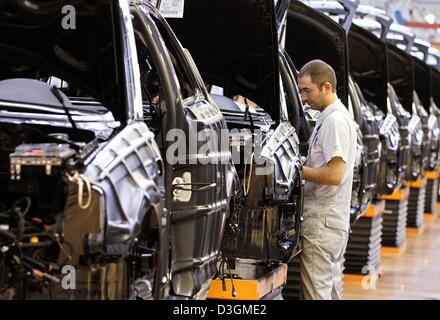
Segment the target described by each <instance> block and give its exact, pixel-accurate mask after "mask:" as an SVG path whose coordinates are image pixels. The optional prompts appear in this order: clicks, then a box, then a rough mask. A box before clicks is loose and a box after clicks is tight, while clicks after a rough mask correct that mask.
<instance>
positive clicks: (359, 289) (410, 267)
mask: <svg viewBox="0 0 440 320" xmlns="http://www.w3.org/2000/svg"><path fill="white" fill-rule="evenodd" d="M406 245H407V249H406V251H405V252H403V253H400V254H399V255H396V256H382V258H381V261H382V263H381V269H382V275H381V276H380V277H378V278H377V280H376V281H374V279H364V281H357V282H356V281H344V299H346V300H347V299H348V300H359V299H362V300H389V299H392V300H395V299H417V300H432V299H435V300H437V299H438V300H440V217H438V218H437V219H436V220H434V221H428V222H425V223H424V231H423V232H422V233H421V234H418V235H415V234H411V235H407V243H406Z"/></svg>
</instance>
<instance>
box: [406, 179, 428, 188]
mask: <svg viewBox="0 0 440 320" xmlns="http://www.w3.org/2000/svg"><path fill="white" fill-rule="evenodd" d="M425 184H426V178H423V179H417V180H416V181H412V182H408V186H409V187H410V188H416V189H421V188H423V187H424V186H425Z"/></svg>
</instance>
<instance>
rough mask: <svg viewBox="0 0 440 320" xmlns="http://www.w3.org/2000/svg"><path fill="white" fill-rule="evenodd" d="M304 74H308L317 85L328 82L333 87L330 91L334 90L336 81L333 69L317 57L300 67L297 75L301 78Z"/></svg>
mask: <svg viewBox="0 0 440 320" xmlns="http://www.w3.org/2000/svg"><path fill="white" fill-rule="evenodd" d="M306 74H308V75H309V76H310V78H311V79H312V82H313V83H314V84H316V85H318V86H319V87H321V86H322V85H323V84H324V83H326V82H329V83H330V84H331V85H332V87H333V89H332V92H336V86H337V84H338V82H337V80H336V74H335V70H333V68H332V67H331V66H330V65H329V64H327V63H325V62H324V61H322V60H318V59H317V60H312V61H310V62H308V63H306V64H305V65H304V66H303V67H302V68H301V70H300V71H299V74H298V76H299V77H300V78H301V77H302V76H304V75H306Z"/></svg>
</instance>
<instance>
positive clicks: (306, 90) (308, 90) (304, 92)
mask: <svg viewBox="0 0 440 320" xmlns="http://www.w3.org/2000/svg"><path fill="white" fill-rule="evenodd" d="M322 86H323V84H322V85H320V86H318V87H317V88H304V89H301V90H299V94H300V95H301V96H302V97H303V96H310V94H311V93H312V91H314V90H317V89H318V90H320V91H321V89H322Z"/></svg>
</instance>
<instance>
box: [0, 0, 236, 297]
mask: <svg viewBox="0 0 440 320" xmlns="http://www.w3.org/2000/svg"><path fill="white" fill-rule="evenodd" d="M7 2H8V3H7V5H6V4H5V5H3V3H2V6H1V11H0V24H1V31H0V33H1V34H2V36H1V40H0V60H1V62H2V64H1V68H0V77H1V79H3V80H2V81H0V99H1V101H0V105H1V108H0V109H1V110H0V123H1V125H0V134H1V137H2V138H1V140H0V150H1V158H0V159H1V171H0V179H1V184H0V186H1V198H0V204H1V211H2V216H1V218H0V219H1V223H2V225H7V226H8V229H9V230H8V231H7V232H3V231H2V234H1V239H2V241H5V243H6V244H9V243H12V245H10V250H9V251H6V252H3V253H2V254H1V257H0V269H1V270H2V271H3V272H2V273H1V275H2V277H1V279H0V283H1V287H2V289H5V288H6V290H7V293H8V297H16V298H17V297H18V298H32V297H34V296H35V295H36V296H37V297H40V298H41V297H48V295H49V297H50V296H52V297H56V298H69V299H72V298H77V299H126V298H133V299H151V298H156V299H163V298H171V299H175V298H176V299H193V298H203V297H205V296H206V293H207V290H208V287H209V283H210V280H211V278H212V277H213V276H214V274H215V273H216V265H217V261H218V258H219V254H220V244H221V241H222V235H223V229H224V224H225V219H226V216H227V212H228V208H229V200H230V198H231V193H230V190H231V189H232V184H233V180H234V170H233V168H232V167H231V165H232V164H231V155H230V152H229V149H228V147H227V146H226V147H224V148H223V149H219V150H217V152H213V153H214V154H216V157H218V156H221V157H222V160H223V161H220V162H216V161H214V162H209V163H208V164H203V165H201V164H200V163H199V162H198V161H195V163H179V162H177V163H172V161H169V160H170V159H171V160H172V159H174V158H173V157H171V158H169V157H168V156H167V152H168V150H169V148H170V146H172V142H173V141H171V140H165V136H166V134H167V133H168V132H169V130H171V129H178V130H180V131H181V132H184V133H185V134H186V135H184V136H185V137H186V139H187V140H185V142H186V143H191V142H193V143H194V141H195V144H196V148H194V149H192V150H190V151H188V152H184V153H183V154H179V155H178V156H180V157H182V158H195V159H197V160H199V159H200V158H206V157H207V156H208V157H209V156H211V154H210V153H208V154H206V153H204V152H203V151H201V150H200V149H199V147H200V145H201V144H203V143H204V142H203V141H201V140H199V139H197V138H196V137H200V135H203V132H205V131H206V130H209V131H210V132H213V131H214V132H216V133H218V137H219V138H220V137H221V134H222V130H221V129H222V128H225V122H224V118H223V116H222V114H221V113H220V111H219V110H218V108H217V107H216V106H215V105H214V104H213V103H211V101H210V97H209V95H208V94H207V92H206V90H205V88H204V86H203V83H202V82H201V81H200V76H199V75H198V72H197V69H196V68H195V66H194V65H193V63H192V61H191V59H190V56H189V55H187V54H186V53H185V51H184V50H183V49H182V48H181V47H180V44H179V43H178V41H177V40H176V39H175V37H174V34H173V33H172V32H171V30H170V29H169V27H168V26H167V24H166V22H165V20H164V19H162V18H161V16H160V14H159V13H158V11H157V10H156V9H155V8H154V7H152V6H151V5H150V4H149V2H147V1H145V2H136V3H135V4H133V5H131V6H129V5H128V3H127V2H126V1H113V2H107V1H96V2H95V3H94V5H90V4H89V3H88V2H87V3H86V1H77V2H76V3H75V8H76V24H77V29H74V30H66V29H64V28H63V27H62V24H61V20H62V18H63V15H62V14H61V7H62V5H63V4H65V3H57V4H55V3H53V2H52V3H50V4H49V3H48V4H41V3H40V2H36V1H35V2H34V1H27V2H26V3H24V2H22V1H12V0H11V1H7ZM10 10H12V11H10ZM132 20H133V22H132ZM133 26H134V27H133ZM55 77H56V78H58V79H62V82H61V85H60V86H59V89H57V88H55V86H53V85H50V84H49V81H50V80H51V79H56V78H55ZM23 78H24V79H23ZM221 146H222V145H221ZM220 148H222V147H220ZM49 160H50V161H54V162H53V163H54V165H52V166H49V165H48V162H47V161H49ZM32 161H33V162H32ZM35 161H37V162H35ZM36 164H37V165H36ZM4 210H6V211H4ZM17 210H18V211H17ZM14 212H20V215H18V216H17V217H14V215H13V213H14ZM25 215H26V216H25ZM31 239H32V241H31ZM21 242H23V243H24V244H23V245H21ZM14 244H15V245H14ZM17 255H18V260H17V258H16V257H17ZM13 261H18V264H17V263H14V262H13ZM65 264H69V265H71V266H72V267H73V269H74V270H75V272H76V280H77V281H76V288H75V290H64V289H63V288H60V284H59V282H60V277H61V276H62V274H61V271H62V270H61V269H62V267H63V265H65ZM29 270H31V273H27V271H29ZM5 275H6V276H5ZM48 283H51V284H53V286H51V285H48ZM3 292H5V291H3Z"/></svg>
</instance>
